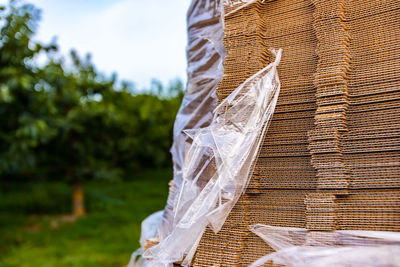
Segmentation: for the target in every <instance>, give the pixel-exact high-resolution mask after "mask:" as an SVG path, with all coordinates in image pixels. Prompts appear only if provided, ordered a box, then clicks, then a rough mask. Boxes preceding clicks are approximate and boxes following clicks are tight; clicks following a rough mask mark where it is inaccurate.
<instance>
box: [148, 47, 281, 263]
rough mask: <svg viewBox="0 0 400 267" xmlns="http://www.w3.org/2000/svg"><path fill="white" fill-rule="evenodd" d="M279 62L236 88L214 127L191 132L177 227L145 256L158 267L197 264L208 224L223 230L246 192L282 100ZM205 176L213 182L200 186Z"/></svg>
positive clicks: (219, 109)
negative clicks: (180, 262)
mask: <svg viewBox="0 0 400 267" xmlns="http://www.w3.org/2000/svg"><path fill="white" fill-rule="evenodd" d="M275 56H276V59H275V61H274V62H273V63H271V64H269V65H268V66H267V67H265V68H264V69H262V70H260V71H259V72H258V73H256V74H254V75H253V76H252V77H250V78H249V79H247V80H246V81H245V82H244V83H243V84H242V85H241V86H239V87H238V88H237V89H235V90H234V91H233V92H232V93H231V94H230V95H229V96H228V97H227V98H226V99H225V100H224V101H223V102H222V103H221V104H220V105H219V106H218V107H217V108H216V109H215V111H214V117H213V120H212V122H211V124H210V125H209V126H208V127H204V128H200V129H195V130H187V131H185V132H186V134H187V135H188V136H190V138H191V139H192V140H193V141H192V145H191V147H190V149H189V151H188V153H187V155H186V158H185V164H184V169H183V173H182V178H183V181H182V184H181V187H180V189H179V192H178V199H177V202H176V203H175V205H176V206H175V210H174V211H175V214H174V219H175V221H174V228H173V229H172V231H171V233H170V234H169V235H168V236H167V237H166V238H165V239H163V240H160V243H159V244H158V245H155V246H153V247H151V248H149V249H148V250H146V251H145V252H144V254H143V255H144V257H145V258H147V259H151V260H152V262H153V263H154V264H155V265H167V264H171V263H173V262H176V261H181V260H182V259H183V258H184V257H185V259H184V261H183V263H182V264H183V265H184V266H187V265H189V264H190V263H191V260H192V258H193V255H194V253H195V252H196V248H197V245H198V243H199V241H200V239H201V236H202V234H203V232H204V231H205V229H206V226H207V225H210V226H211V228H212V229H213V230H214V231H215V232H217V231H219V230H220V229H221V227H222V225H223V223H224V222H225V220H226V218H227V217H228V215H229V213H230V211H231V209H232V207H233V206H234V205H235V203H236V202H237V200H238V198H239V197H240V195H241V194H242V193H243V191H244V190H245V189H246V187H247V184H248V181H249V177H250V174H251V171H252V168H253V164H254V161H255V159H256V157H257V154H258V151H259V148H260V144H261V141H262V137H263V136H264V135H265V131H266V129H267V127H268V124H269V121H270V120H271V117H272V114H273V112H274V109H275V106H276V102H277V100H278V95H279V90H280V82H279V78H278V74H277V66H278V64H279V61H280V58H281V50H279V51H278V52H277V53H276V54H275ZM203 175H205V176H206V177H209V176H210V175H211V179H210V180H209V181H207V182H206V183H205V184H203V183H201V182H200V179H201V177H202V176H203Z"/></svg>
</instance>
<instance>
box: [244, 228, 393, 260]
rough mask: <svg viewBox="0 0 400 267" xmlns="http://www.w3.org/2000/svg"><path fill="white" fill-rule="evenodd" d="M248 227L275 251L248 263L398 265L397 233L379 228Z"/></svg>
mask: <svg viewBox="0 0 400 267" xmlns="http://www.w3.org/2000/svg"><path fill="white" fill-rule="evenodd" d="M250 230H251V231H252V232H253V233H255V234H257V235H258V236H259V237H261V238H262V239H263V240H264V241H265V242H266V243H267V244H268V245H269V246H270V247H271V248H273V249H274V250H275V251H276V252H274V253H270V254H268V255H266V256H264V257H262V258H260V259H259V260H257V261H256V262H254V263H253V264H252V265H251V267H256V266H262V265H263V264H266V263H267V262H273V263H274V264H276V265H283V266H296V267H320V266H326V267H336V266H337V267H341V266H349V267H352V266H354V267H358V266H363V267H368V266H371V267H372V266H392V267H394V266H400V233H398V232H383V231H357V230H346V231H334V232H308V231H307V230H306V229H302V228H288V227H275V226H268V225H262V224H257V225H253V226H251V228H250Z"/></svg>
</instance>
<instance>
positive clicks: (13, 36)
mask: <svg viewBox="0 0 400 267" xmlns="http://www.w3.org/2000/svg"><path fill="white" fill-rule="evenodd" d="M2 10H3V11H2V14H1V16H0V17H1V18H2V20H3V21H4V24H3V26H2V27H1V31H0V33H1V36H0V88H1V91H0V116H1V118H2V123H1V124H0V159H1V161H0V175H1V177H2V178H3V179H8V180H13V181H17V180H19V181H26V180H32V181H41V180H64V181H66V182H68V183H69V184H70V185H71V187H72V191H73V194H72V195H73V197H72V199H73V208H72V210H73V213H74V214H75V215H76V216H80V215H83V214H84V213H85V210H84V204H83V183H84V181H88V180H100V179H103V180H118V179H121V177H127V176H129V175H130V173H132V172H133V171H137V170H139V169H143V168H146V167H147V168H158V167H163V166H168V165H169V164H170V156H169V153H168V151H169V147H170V146H171V139H172V138H171V136H172V127H173V122H174V119H175V114H176V112H177V110H178V108H179V105H180V101H181V99H182V94H183V93H182V92H183V86H182V83H181V82H180V81H176V82H174V83H172V84H171V85H170V86H169V88H168V89H167V91H165V89H164V88H163V86H162V85H161V84H159V83H154V86H153V87H154V88H157V90H154V88H153V90H152V91H151V92H150V93H137V92H135V90H134V88H133V87H132V86H131V85H129V83H126V82H123V83H122V84H121V85H119V84H118V82H117V78H116V75H112V76H111V77H106V76H104V75H103V74H101V73H100V72H99V71H97V70H96V68H95V66H94V64H93V63H92V61H91V58H90V56H89V55H88V56H86V57H85V58H81V57H79V55H78V54H77V53H76V52H75V51H72V52H71V54H70V57H71V61H72V64H69V65H68V64H66V63H65V62H64V60H63V58H62V57H61V56H60V55H59V54H58V53H57V45H56V44H55V43H52V44H49V45H43V44H40V43H36V42H34V41H33V40H32V36H33V35H34V33H35V30H36V28H37V25H38V21H39V18H40V12H39V10H37V9H36V8H35V7H34V6H32V5H30V4H25V3H23V2H17V1H10V4H9V5H8V7H7V8H6V9H4V7H3V8H2ZM39 54H45V55H46V56H47V58H48V61H47V63H46V64H44V65H38V64H37V63H36V58H37V56H38V55H39ZM154 91H156V92H154ZM5 118H6V119H5Z"/></svg>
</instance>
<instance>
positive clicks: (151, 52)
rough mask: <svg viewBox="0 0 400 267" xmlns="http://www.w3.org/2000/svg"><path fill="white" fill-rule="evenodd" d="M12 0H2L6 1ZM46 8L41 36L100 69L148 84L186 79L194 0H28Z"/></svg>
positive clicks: (143, 86) (37, 37)
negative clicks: (188, 31) (189, 17)
mask: <svg viewBox="0 0 400 267" xmlns="http://www.w3.org/2000/svg"><path fill="white" fill-rule="evenodd" d="M5 2H7V0H0V3H5ZM28 2H30V3H33V4H34V5H35V6H37V7H39V8H41V9H42V21H41V23H40V26H39V29H38V35H37V36H36V39H38V40H40V41H42V42H50V41H51V40H52V38H53V37H54V36H57V37H58V38H57V43H58V44H59V46H60V48H61V52H62V53H63V54H64V55H67V54H68V52H69V50H70V49H71V48H75V49H76V50H77V51H78V52H79V54H81V55H82V56H83V55H85V54H86V53H91V54H92V59H93V62H94V64H95V65H96V67H97V68H98V70H100V71H101V72H104V73H105V74H111V73H112V72H116V73H117V74H118V77H119V79H122V80H128V81H130V82H134V83H135V85H136V87H137V88H138V89H141V88H148V87H149V86H150V81H151V79H153V78H155V79H158V80H160V81H161V82H163V83H164V84H167V83H168V82H169V81H171V80H173V79H176V78H181V79H182V80H184V81H185V79H186V54H185V47H186V43H187V40H186V11H187V9H188V7H189V2H190V1H189V0H168V1H165V0H153V1H149V0H28Z"/></svg>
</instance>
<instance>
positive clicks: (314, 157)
mask: <svg viewBox="0 0 400 267" xmlns="http://www.w3.org/2000/svg"><path fill="white" fill-rule="evenodd" d="M236 8H237V6H236V7H235V9H236ZM232 10H234V9H232V8H231V9H230V10H229V11H232ZM225 27H226V28H225V38H224V45H225V48H226V53H227V55H226V60H225V62H224V68H225V74H224V76H223V79H222V81H221V82H220V84H219V86H218V90H217V95H218V97H219V100H220V101H221V100H222V99H224V98H225V97H226V96H227V95H229V93H230V92H232V91H233V90H234V89H235V88H236V87H237V86H239V85H240V84H241V83H242V82H243V81H244V80H245V79H247V78H248V77H250V76H251V75H252V74H254V73H256V72H257V71H258V70H260V69H261V68H263V67H265V66H266V65H267V64H268V63H269V62H270V61H271V60H272V55H271V53H270V52H269V48H282V49H283V56H282V61H281V63H280V67H279V75H280V80H281V83H282V88H281V93H280V96H279V100H278V104H277V107H276V110H275V114H274V116H273V120H272V122H271V125H270V127H269V130H268V133H267V135H266V136H265V138H264V143H263V146H262V148H261V152H260V154H259V157H258V159H257V162H256V165H255V169H254V172H253V174H252V177H251V181H250V184H249V187H248V188H247V190H246V192H245V193H244V194H243V195H242V197H241V198H240V200H239V201H238V203H237V204H236V206H235V207H234V209H233V210H232V212H231V214H230V215H229V217H228V219H227V221H226V223H225V225H224V227H223V228H222V230H221V231H220V232H219V233H218V234H214V233H213V232H212V231H210V230H207V231H206V233H205V234H204V235H203V238H202V240H201V242H200V246H199V248H198V250H197V253H196V257H195V260H194V262H193V264H194V265H195V266H245V265H248V264H250V263H252V262H253V261H255V260H256V259H258V258H259V257H261V256H264V255H265V254H267V253H269V252H272V251H273V250H272V249H271V248H270V247H268V246H267V245H266V244H265V243H264V242H263V241H262V240H261V239H260V238H259V237H257V236H256V235H254V234H252V233H251V232H250V231H249V229H248V227H249V225H252V224H256V223H259V224H266V225H273V226H285V227H300V228H307V229H308V230H310V232H314V233H318V232H320V231H333V230H347V229H355V230H377V231H400V53H399V52H398V51H399V49H400V37H399V36H400V2H399V1H397V0H379V1H368V0H347V1H345V0H275V1H268V2H265V3H261V1H256V2H254V3H252V4H249V5H245V6H244V7H243V8H241V9H239V10H236V11H234V12H226V16H225Z"/></svg>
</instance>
